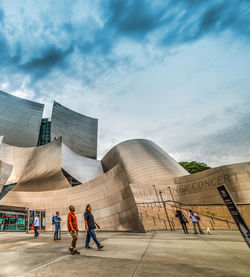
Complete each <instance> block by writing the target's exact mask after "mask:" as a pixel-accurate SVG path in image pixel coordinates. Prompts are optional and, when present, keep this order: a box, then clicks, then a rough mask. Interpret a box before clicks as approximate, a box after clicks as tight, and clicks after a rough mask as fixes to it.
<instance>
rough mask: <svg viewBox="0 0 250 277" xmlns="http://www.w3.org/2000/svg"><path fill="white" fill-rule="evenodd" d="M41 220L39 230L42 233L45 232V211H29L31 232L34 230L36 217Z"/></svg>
mask: <svg viewBox="0 0 250 277" xmlns="http://www.w3.org/2000/svg"><path fill="white" fill-rule="evenodd" d="M36 215H37V217H38V218H39V228H38V230H40V231H45V215H46V213H45V211H43V210H29V230H34V225H33V224H34V219H35V216H36Z"/></svg>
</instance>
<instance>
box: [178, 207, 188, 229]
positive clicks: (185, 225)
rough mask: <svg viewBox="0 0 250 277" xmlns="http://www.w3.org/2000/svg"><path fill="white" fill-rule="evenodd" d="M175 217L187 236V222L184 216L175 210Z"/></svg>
mask: <svg viewBox="0 0 250 277" xmlns="http://www.w3.org/2000/svg"><path fill="white" fill-rule="evenodd" d="M175 217H177V218H179V220H180V224H181V226H182V229H183V231H184V234H188V229H187V223H188V221H187V219H186V217H185V215H184V214H183V213H182V211H181V210H176V214H175Z"/></svg>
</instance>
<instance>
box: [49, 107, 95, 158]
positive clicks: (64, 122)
mask: <svg viewBox="0 0 250 277" xmlns="http://www.w3.org/2000/svg"><path fill="white" fill-rule="evenodd" d="M97 127H98V120H97V119H95V118H91V117H87V116H85V115H82V114H79V113H77V112H74V111H72V110H70V109H68V108H66V107H64V106H62V105H61V104H59V103H57V102H54V106H53V111H52V119H51V138H52V139H53V138H55V137H59V136H62V140H63V143H64V144H65V145H67V146H68V147H69V148H70V149H72V150H73V151H74V152H76V153H78V154H80V155H83V156H85V157H88V158H94V159H96V155H97Z"/></svg>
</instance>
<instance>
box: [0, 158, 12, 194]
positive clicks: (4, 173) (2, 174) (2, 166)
mask: <svg viewBox="0 0 250 277" xmlns="http://www.w3.org/2000/svg"><path fill="white" fill-rule="evenodd" d="M12 167H13V166H12V165H10V164H7V163H4V162H2V161H0V192H1V191H2V188H3V187H4V185H5V184H6V182H7V180H8V178H9V176H10V174H11V171H12Z"/></svg>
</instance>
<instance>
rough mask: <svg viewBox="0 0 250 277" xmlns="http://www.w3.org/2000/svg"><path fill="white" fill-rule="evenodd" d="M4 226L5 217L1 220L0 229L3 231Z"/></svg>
mask: <svg viewBox="0 0 250 277" xmlns="http://www.w3.org/2000/svg"><path fill="white" fill-rule="evenodd" d="M4 227H5V219H3V220H2V225H1V231H2V232H3V231H4Z"/></svg>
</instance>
